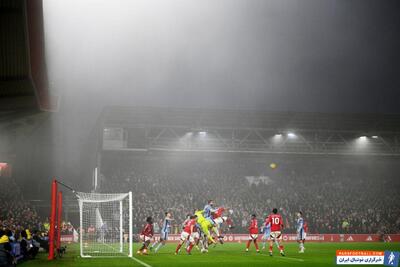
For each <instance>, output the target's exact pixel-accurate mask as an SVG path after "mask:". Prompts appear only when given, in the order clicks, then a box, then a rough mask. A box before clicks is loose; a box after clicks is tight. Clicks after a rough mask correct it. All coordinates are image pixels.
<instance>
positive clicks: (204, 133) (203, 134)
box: [199, 131, 207, 136]
mask: <svg viewBox="0 0 400 267" xmlns="http://www.w3.org/2000/svg"><path fill="white" fill-rule="evenodd" d="M199 135H200V136H206V135H207V132H205V131H201V132H199Z"/></svg>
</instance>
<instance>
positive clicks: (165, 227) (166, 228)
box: [150, 212, 174, 253]
mask: <svg viewBox="0 0 400 267" xmlns="http://www.w3.org/2000/svg"><path fill="white" fill-rule="evenodd" d="M173 220H174V219H172V214H171V213H170V212H166V213H165V218H164V221H163V224H162V227H161V230H160V240H158V241H156V242H154V243H153V244H152V245H151V248H150V250H152V249H153V248H154V247H155V249H154V253H157V251H158V250H159V249H160V248H161V247H162V246H164V245H165V242H166V241H167V240H168V235H169V233H170V232H171V222H172V221H173Z"/></svg>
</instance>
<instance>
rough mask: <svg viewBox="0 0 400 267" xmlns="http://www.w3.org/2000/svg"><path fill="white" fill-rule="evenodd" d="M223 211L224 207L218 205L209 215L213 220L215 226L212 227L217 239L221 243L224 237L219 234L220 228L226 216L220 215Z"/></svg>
mask: <svg viewBox="0 0 400 267" xmlns="http://www.w3.org/2000/svg"><path fill="white" fill-rule="evenodd" d="M224 212H225V208H224V207H219V208H217V209H216V211H215V212H213V213H212V215H211V217H212V219H213V221H214V222H215V226H214V227H213V231H214V233H215V234H216V235H217V237H218V240H219V242H220V243H221V244H223V243H224V237H223V236H222V235H221V232H220V228H221V225H222V223H223V222H224V221H226V219H227V217H225V216H222V215H223V214H224Z"/></svg>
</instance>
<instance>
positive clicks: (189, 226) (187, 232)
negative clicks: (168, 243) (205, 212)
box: [175, 215, 197, 255]
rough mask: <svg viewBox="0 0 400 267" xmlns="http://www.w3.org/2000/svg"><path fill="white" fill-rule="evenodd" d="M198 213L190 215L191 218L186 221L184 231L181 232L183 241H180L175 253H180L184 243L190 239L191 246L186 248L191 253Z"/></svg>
mask: <svg viewBox="0 0 400 267" xmlns="http://www.w3.org/2000/svg"><path fill="white" fill-rule="evenodd" d="M196 219H197V216H196V215H192V216H190V219H189V220H188V221H187V222H186V224H185V226H184V228H183V231H182V233H181V241H179V244H178V246H177V247H176V249H175V255H178V253H179V250H180V248H181V247H182V245H183V243H185V241H186V240H189V243H190V244H189V246H188V247H187V249H186V252H187V253H188V254H190V252H191V251H192V248H193V246H194V239H193V237H192V233H193V231H194V230H195V227H196Z"/></svg>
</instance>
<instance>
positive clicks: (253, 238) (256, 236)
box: [249, 234, 258, 240]
mask: <svg viewBox="0 0 400 267" xmlns="http://www.w3.org/2000/svg"><path fill="white" fill-rule="evenodd" d="M257 238H258V234H252V235H249V240H257Z"/></svg>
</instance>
